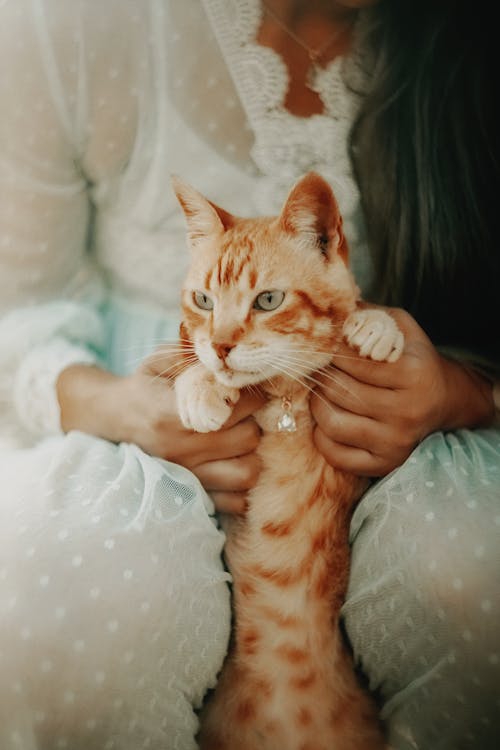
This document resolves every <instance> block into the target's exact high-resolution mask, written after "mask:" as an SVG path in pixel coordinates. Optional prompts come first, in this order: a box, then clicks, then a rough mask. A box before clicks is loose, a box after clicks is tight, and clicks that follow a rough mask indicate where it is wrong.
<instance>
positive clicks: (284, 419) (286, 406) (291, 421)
mask: <svg viewBox="0 0 500 750" xmlns="http://www.w3.org/2000/svg"><path fill="white" fill-rule="evenodd" d="M281 408H282V410H283V411H282V413H281V414H280V417H279V419H278V432H295V430H296V429H297V425H296V423H295V417H294V416H293V412H292V402H291V401H290V399H289V398H286V397H285V396H283V398H282V399H281Z"/></svg>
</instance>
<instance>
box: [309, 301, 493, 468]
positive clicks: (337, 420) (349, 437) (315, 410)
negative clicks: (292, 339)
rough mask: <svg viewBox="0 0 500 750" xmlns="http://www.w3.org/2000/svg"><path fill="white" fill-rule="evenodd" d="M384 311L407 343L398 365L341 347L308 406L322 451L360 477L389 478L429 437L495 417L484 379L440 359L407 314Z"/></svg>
mask: <svg viewBox="0 0 500 750" xmlns="http://www.w3.org/2000/svg"><path fill="white" fill-rule="evenodd" d="M385 309H386V310H387V312H389V313H390V314H391V315H392V316H393V318H394V319H395V321H396V323H397V324H398V326H399V327H400V329H401V330H402V332H403V333H404V336H405V348H404V351H403V354H402V355H401V357H400V359H399V360H398V361H397V362H394V363H385V362H374V361H372V360H369V359H364V358H362V357H360V356H358V355H357V354H356V353H355V352H353V350H352V349H351V348H349V347H348V346H347V345H344V344H342V345H341V346H340V347H339V349H338V351H336V352H335V354H334V356H333V357H332V364H333V366H334V367H333V368H332V369H331V370H330V371H329V373H328V375H326V376H322V377H321V378H320V380H321V381H322V385H321V387H320V388H318V389H317V393H316V394H314V395H313V397H312V399H311V410H312V414H313V417H314V419H315V421H316V428H315V433H314V438H315V442H316V445H317V447H318V449H319V450H320V452H321V453H322V454H323V455H324V457H325V458H326V460H327V461H328V462H329V463H330V464H331V465H332V466H335V467H337V468H339V469H343V470H345V471H349V472H353V473H355V474H359V475H362V476H372V477H379V476H384V475H385V474H388V473H389V472H390V471H391V470H392V469H395V468H396V467H397V466H400V465H401V464H402V463H403V462H404V461H405V460H406V459H407V458H408V456H409V455H410V453H411V452H412V450H413V449H414V448H415V446H416V445H417V444H418V443H419V442H420V441H421V440H422V439H423V438H424V437H426V436H427V435H429V434H430V433H431V432H434V431H436V430H451V429H458V428H460V427H477V426H479V425H481V424H487V423H488V422H489V421H490V420H491V419H492V417H493V413H494V407H493V398H492V389H491V385H490V384H489V383H488V381H487V380H486V379H484V378H482V377H481V376H480V375H478V374H477V373H475V372H473V371H471V370H469V369H467V368H466V367H464V366H463V365H460V364H459V363H457V362H454V361H451V360H448V359H446V358H445V357H443V356H441V355H440V354H439V353H438V352H437V350H436V349H435V348H434V346H433V345H432V343H431V341H430V340H429V338H428V337H427V336H426V334H425V333H424V332H423V330H422V329H421V328H420V326H419V325H418V324H417V323H416V321H415V320H414V319H413V318H412V317H411V316H410V315H409V314H408V313H406V312H405V311H404V310H399V309H392V308H385Z"/></svg>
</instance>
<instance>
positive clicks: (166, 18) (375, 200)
mask: <svg viewBox="0 0 500 750" xmlns="http://www.w3.org/2000/svg"><path fill="white" fill-rule="evenodd" d="M369 5H373V6H374V7H373V8H365V7H364V6H369ZM452 5H453V7H452ZM403 6H404V7H403ZM461 23H465V21H463V18H462V14H461V12H460V8H457V7H455V4H451V3H450V4H449V5H448V4H447V3H442V4H440V5H439V8H436V7H435V4H426V3H422V2H420V3H410V2H408V3H396V2H392V3H391V2H387V1H384V0H381V1H380V2H379V3H377V4H375V3H369V2H350V3H348V2H343V3H340V2H339V3H334V2H326V0H325V1H323V0H315V1H314V2H308V3H302V2H289V1H285V0H279V1H278V0H274V1H273V2H266V3H260V2H259V1H258V0H204V1H203V2H200V0H189V2H184V3H182V4H181V3H173V2H172V3H170V2H168V0H143V2H141V3H137V2H134V0H106V2H103V3H100V4H99V6H98V7H97V5H94V4H92V3H85V2H83V1H81V0H74V2H72V3H67V2H63V0H36V1H35V0H31V1H30V0H20V1H18V2H13V1H12V0H7V1H6V2H4V3H2V4H1V7H0V36H1V39H0V49H1V50H2V52H1V54H2V57H3V59H2V61H1V64H0V69H1V70H2V71H3V77H2V79H1V83H0V87H1V88H0V100H1V102H2V104H1V111H2V118H1V122H0V128H1V130H0V148H1V150H2V151H1V161H0V164H1V180H2V201H1V207H0V211H1V212H2V218H1V219H0V248H1V252H0V263H1V269H2V273H1V275H0V279H1V281H0V284H1V295H0V298H1V304H2V308H3V310H2V319H1V323H0V325H1V328H0V336H1V339H0V341H1V346H0V356H1V358H2V359H1V367H2V399H3V401H4V402H5V418H4V420H3V435H2V437H3V444H4V447H3V448H2V452H1V454H0V466H1V475H2V478H3V480H4V481H3V493H2V494H3V500H2V505H1V507H2V523H1V524H0V528H1V529H2V532H1V534H2V537H1V544H0V549H1V550H2V552H1V555H2V557H1V558H0V581H1V582H2V584H1V588H0V597H1V598H0V602H1V606H2V608H3V611H4V612H5V616H3V617H2V620H1V622H2V630H0V644H1V645H0V650H1V651H2V682H1V683H0V691H2V693H1V694H0V727H1V729H0V739H1V742H0V745H1V746H2V748H3V747H4V746H5V748H11V747H21V748H23V750H24V748H53V747H71V748H72V749H73V748H79V747H82V748H86V749H89V748H93V747H109V748H112V747H116V748H120V750H122V749H123V748H134V750H135V749H136V748H139V747H167V748H169V749H170V748H180V750H188V749H189V748H194V747H195V746H196V745H195V741H194V734H195V731H196V717H195V713H194V711H193V706H194V707H196V706H199V704H200V702H201V700H202V697H203V694H204V692H205V690H206V689H207V688H208V687H210V686H211V685H213V684H214V681H215V677H216V674H217V671H218V668H219V667H220V664H221V661H222V659H223V656H224V652H225V647H226V642H227V636H228V631H229V604H228V591H227V584H226V575H225V573H224V570H223V568H222V565H221V562H220V550H221V546H222V543H223V537H222V535H221V533H220V532H219V531H218V530H217V527H216V525H215V523H214V521H213V519H211V514H212V512H213V508H212V505H211V502H210V500H209V499H208V497H207V495H206V494H205V492H204V490H203V489H202V485H203V487H204V488H205V489H206V490H208V491H210V493H211V496H212V498H213V499H214V500H215V502H216V504H217V507H218V508H219V509H221V510H230V511H238V510H241V509H242V507H243V504H244V492H245V490H246V489H248V488H249V487H250V486H252V484H253V482H254V481H255V479H256V476H257V473H258V467H257V466H256V463H255V458H254V455H253V451H254V449H255V447H256V445H257V442H258V434H257V430H256V428H255V425H254V423H253V421H252V419H251V416H250V415H251V414H252V412H253V411H254V410H255V409H256V408H257V406H258V404H259V402H258V399H256V398H255V397H252V398H250V397H248V398H247V399H246V400H244V401H243V403H242V404H241V405H239V406H238V410H237V411H236V412H235V414H234V415H233V417H232V419H231V422H230V423H229V424H228V426H227V428H226V429H225V430H223V431H221V432H220V433H218V434H216V435H211V436H210V439H209V440H207V438H206V437H205V436H201V435H191V434H189V433H186V432H185V431H184V430H182V428H181V426H180V424H179V421H178V418H177V416H176V414H175V409H174V402H173V399H172V392H171V389H170V388H169V382H168V375H169V374H171V373H174V372H175V351H171V352H170V353H167V354H165V353H162V352H160V353H158V354H153V355H152V356H150V357H149V358H147V359H144V358H145V357H147V355H149V354H150V353H151V352H153V351H154V349H155V347H156V346H157V345H158V344H160V343H162V342H164V341H166V340H173V339H175V337H176V334H177V309H178V289H179V286H180V281H181V278H182V276H183V273H184V268H185V256H184V244H185V243H184V226H183V222H182V219H181V216H180V212H179V211H178V209H177V206H176V204H175V198H174V196H173V195H172V193H171V191H170V187H169V174H170V173H172V172H175V173H178V174H180V175H182V177H183V178H184V179H186V180H188V181H189V182H191V183H192V184H194V185H196V187H197V188H198V189H200V190H201V191H202V192H204V193H205V194H207V195H209V196H210V197H213V198H214V199H215V200H217V202H219V203H221V204H222V205H224V206H226V207H227V208H228V209H230V210H231V211H233V212H234V213H237V214H238V213H239V214H241V215H245V214H247V215H252V214H255V213H259V212H263V213H268V214H269V213H273V212H275V211H276V209H277V208H278V207H279V206H280V205H281V202H282V200H283V197H284V193H285V192H286V191H287V190H288V189H289V187H290V185H291V184H292V182H293V181H294V179H295V178H296V177H298V176H300V175H301V174H302V173H303V172H305V171H307V170H308V169H311V168H315V169H318V171H321V172H322V173H323V174H324V175H325V176H326V177H327V179H329V180H330V182H331V183H332V185H333V187H334V190H335V192H336V195H337V197H338V200H339V202H340V205H341V209H342V213H343V216H344V220H345V228H346V233H347V236H348V239H349V242H350V246H351V254H352V264H353V268H354V271H355V274H356V276H357V278H358V281H359V283H360V284H361V286H362V288H363V290H364V294H365V298H367V299H371V300H372V301H376V302H379V303H382V304H389V305H391V306H394V305H398V306H401V307H404V308H406V309H407V310H408V311H409V313H410V314H411V316H412V317H410V315H409V314H406V313H403V312H402V311H399V310H394V311H393V314H394V315H395V316H396V317H397V319H398V321H399V323H400V324H401V326H402V327H403V329H404V331H405V335H406V340H407V347H406V351H405V355H404V357H403V358H402V360H401V362H400V363H398V365H397V366H394V367H392V368H391V370H390V371H389V370H387V368H384V369H383V370H382V369H377V370H376V371H375V370H374V369H373V368H370V367H369V366H368V365H367V363H364V362H362V361H360V360H356V359H354V360H352V359H349V360H346V359H344V358H342V357H341V356H339V355H341V354H342V352H339V353H337V356H336V357H334V364H335V365H336V366H337V367H338V368H339V373H338V376H339V377H340V378H342V382H343V383H344V384H345V385H346V390H345V392H344V391H343V390H336V391H335V392H333V391H332V390H331V389H329V388H328V387H327V386H326V385H325V386H324V388H323V391H324V393H323V394H322V395H323V397H324V396H326V397H327V398H328V399H329V401H330V403H331V408H329V409H326V408H324V402H323V401H321V400H320V399H315V400H313V402H312V409H313V414H314V416H315V419H316V421H317V431H316V437H317V444H318V447H319V448H320V450H322V451H323V452H324V454H325V455H326V456H327V458H328V459H329V460H330V461H331V462H332V463H334V464H336V465H339V466H341V467H343V468H348V469H352V470H355V471H358V472H359V473H362V474H366V475H368V476H374V477H384V476H385V475H387V474H388V473H389V472H390V471H391V470H392V469H396V471H394V472H393V473H391V474H390V475H389V476H387V478H385V479H382V480H381V481H380V482H378V483H377V484H375V486H374V487H373V488H372V489H371V490H370V491H369V492H368V493H367V495H366V496H365V497H364V498H363V500H362V501H361V503H360V504H359V506H358V509H357V511H356V514H355V517H354V519H353V524H352V541H353V571H352V576H351V585H350V590H349V595H348V598H347V601H346V605H345V622H346V628H347V632H348V635H349V637H350V639H351V642H352V644H353V648H354V651H355V655H356V658H357V660H358V662H359V663H360V665H361V666H362V667H363V669H364V671H365V672H366V674H367V676H368V678H369V681H370V685H371V687H372V688H373V689H374V690H376V691H378V692H379V694H380V697H381V704H382V715H383V717H384V719H385V720H386V722H387V727H388V734H389V738H390V740H391V743H392V745H393V746H394V747H395V748H398V750H399V749H403V748H409V747H418V748H426V749H427V748H429V747H432V748H458V747H460V748H461V747H464V748H465V747H481V748H487V747H493V742H494V741H495V736H496V734H497V731H498V727H495V726H494V718H495V712H494V704H495V701H496V699H497V696H496V695H495V694H494V690H495V686H496V684H497V682H498V680H497V675H498V657H497V650H496V648H497V646H496V645H495V627H494V606H495V604H494V571H495V562H496V560H495V557H494V554H495V553H494V549H495V547H494V537H493V532H494V529H495V526H494V519H495V518H497V517H498V516H497V514H498V510H495V505H496V503H497V502H498V496H499V488H500V479H499V476H498V464H499V460H498V459H499V455H500V454H499V442H500V441H499V433H498V430H497V429H495V428H493V427H492V426H491V425H492V423H493V419H494V405H493V396H492V380H493V378H494V376H495V368H496V367H497V366H498V348H497V347H498V342H497V341H496V340H495V339H494V337H493V336H492V335H491V334H490V333H489V332H488V331H487V328H486V327H483V325H482V324H483V321H484V320H485V319H488V320H491V316H492V314H493V315H494V314H495V310H496V307H493V303H494V296H493V295H491V294H488V290H489V289H490V285H492V283H493V279H494V278H495V274H494V271H495V270H497V269H498V265H497V264H498V260H497V259H496V258H494V257H493V248H494V245H493V237H496V236H498V235H497V234H495V233H494V229H495V227H496V224H495V221H496V216H495V212H494V209H493V198H492V196H494V195H495V194H496V193H495V191H494V190H492V189H491V185H492V184H494V185H497V184H498V174H497V169H498V166H497V164H498V162H497V161H495V155H494V152H492V149H493V148H494V139H493V138H492V133H495V130H494V128H493V125H492V119H491V118H492V117H493V112H492V111H491V112H490V111H489V110H487V109H485V110H484V111H483V109H482V106H483V105H484V104H485V102H487V101H488V98H487V96H486V94H485V90H484V89H483V87H486V85H487V83H486V80H487V79H484V70H485V65H486V63H487V53H488V50H489V45H488V43H487V41H488V40H487V39H485V38H484V36H482V37H481V38H479V37H478V34H479V29H475V28H474V19H467V24H466V26H465V30H466V33H465V31H464V29H463V28H462V27H461ZM481 31H482V34H483V35H484V34H485V33H487V32H488V30H487V29H486V30H484V29H481ZM491 69H492V70H493V67H492V68H491ZM206 71H209V74H208V75H205V73H206ZM483 79H484V80H483ZM478 86H479V88H477V87H478ZM470 121H472V125H473V126H474V130H473V131H471V127H472V125H471V122H470ZM471 132H473V133H474V138H473V139H472V138H471ZM351 157H352V158H351ZM493 178H494V179H495V182H494V183H493V181H492V180H493ZM358 188H360V189H361V199H360V192H359V189H358ZM363 217H364V218H363ZM368 247H369V249H370V251H371V252H372V253H373V255H372V256H370V255H369V251H368ZM370 258H372V259H371V260H370ZM479 259H480V262H478V261H479ZM472 261H474V262H472ZM467 282H469V283H467ZM471 287H472V289H473V290H474V294H475V296H474V301H473V302H472V297H471V296H470V295H471ZM465 290H466V291H467V295H468V296H467V299H468V304H467V306H465V305H464V304H463V302H464V291H465ZM469 300H470V302H469ZM417 321H418V322H417ZM421 326H423V329H425V333H424V330H423V329H422V327H421ZM427 334H428V335H429V337H430V338H428V336H427ZM431 340H432V342H433V343H432V344H431ZM436 345H437V346H439V347H440V348H444V347H446V348H447V352H446V355H447V356H446V358H445V357H444V356H443V355H442V354H439V353H438V351H437V350H436V348H435V346H436ZM495 347H496V348H495ZM139 363H142V364H139ZM172 368H173V369H172ZM472 368H474V369H472ZM377 373H381V374H382V376H381V379H380V380H378V376H377ZM158 375H160V377H158ZM162 376H164V377H162ZM360 395H361V396H362V401H360V399H359V396H360ZM359 403H363V404H369V405H370V406H369V408H368V407H367V408H366V411H365V410H364V409H363V410H361V413H358V411H359V409H358V406H357V405H358V404H359ZM483 426H484V428H483ZM469 428H474V429H473V430H471V429H469ZM479 428H481V429H479ZM443 429H445V430H446V431H447V432H446V433H443V432H441V430H443ZM450 430H453V431H451V432H450ZM427 436H429V437H427ZM424 438H426V439H424ZM420 441H422V442H420ZM163 459H167V461H165V460H163ZM397 467H400V468H397ZM187 470H189V471H187ZM2 733H3V734H2ZM495 744H496V743H495Z"/></svg>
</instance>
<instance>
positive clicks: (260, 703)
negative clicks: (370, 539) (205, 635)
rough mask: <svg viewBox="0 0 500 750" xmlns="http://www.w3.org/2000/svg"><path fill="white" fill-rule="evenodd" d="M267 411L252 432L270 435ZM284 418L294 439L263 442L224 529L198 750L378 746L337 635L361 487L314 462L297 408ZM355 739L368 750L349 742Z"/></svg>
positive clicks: (306, 419)
mask: <svg viewBox="0 0 500 750" xmlns="http://www.w3.org/2000/svg"><path fill="white" fill-rule="evenodd" d="M278 405H279V402H274V403H273V402H271V403H270V404H268V405H267V406H266V407H264V409H263V410H261V412H260V413H259V415H258V419H259V422H260V423H261V424H262V425H267V424H275V417H276V411H277V408H278ZM295 416H296V419H297V431H296V432H294V433H287V434H282V433H278V432H276V431H268V432H264V434H263V436H262V440H261V447H260V455H261V460H262V472H261V476H260V481H259V483H258V485H257V486H256V487H255V488H254V490H253V491H252V492H251V493H250V496H249V508H248V512H247V514H246V517H245V519H243V520H242V519H239V520H237V521H234V522H232V523H231V524H230V525H229V527H228V530H227V531H228V539H227V543H226V554H227V559H228V564H229V566H230V569H231V571H232V574H233V581H234V583H233V597H234V605H235V609H236V610H237V612H238V619H237V622H236V625H235V632H234V635H233V643H232V646H231V650H230V654H229V656H228V659H227V662H226V664H225V667H224V671H223V674H222V676H221V680H220V682H219V685H218V688H217V695H216V701H214V703H212V705H210V704H209V705H208V707H207V710H206V715H205V717H204V720H203V733H202V742H201V747H202V748H203V750H215V748H216V747H217V748H218V750H225V749H226V748H227V750H236V748H238V749H239V748H241V749H242V750H306V748H307V750H344V749H345V750H347V749H348V748H349V749H352V750H354V748H361V747H367V748H372V747H373V748H377V747H382V745H379V744H377V743H378V730H377V729H374V726H376V722H375V721H374V712H373V707H372V705H371V701H370V700H369V699H368V698H366V697H365V695H364V694H363V693H362V691H361V690H360V688H359V686H358V684H357V682H356V679H355V676H354V673H353V669H352V662H351V659H350V656H349V654H348V653H347V651H346V649H345V645H344V643H343V641H342V636H341V632H340V629H339V628H338V616H339V610H340V605H341V602H342V600H343V597H344V594H345V588H346V585H347V575H348V567H349V549H348V544H347V535H348V532H347V527H348V523H349V518H350V513H351V509H352V505H353V503H354V502H355V499H356V498H357V496H358V495H359V494H360V492H361V491H362V488H363V483H362V481H361V480H359V479H357V478H355V477H352V476H351V475H347V474H344V473H341V472H336V471H335V470H334V469H332V468H331V467H330V466H328V465H327V464H326V462H325V461H324V460H323V458H322V457H321V456H320V455H319V454H318V452H317V450H316V449H315V448H314V444H313V440H312V426H311V422H310V416H309V413H308V411H307V409H306V408H305V407H304V409H303V411H299V412H296V414H295ZM269 457H272V458H269ZM347 725H352V726H351V728H350V729H349V728H348V726H347ZM363 731H365V732H366V734H367V736H366V739H367V740H369V742H370V743H371V744H366V745H361V744H359V736H358V737H357V739H353V740H352V741H351V739H352V738H350V735H351V734H352V733H353V732H354V735H355V736H356V735H359V732H363Z"/></svg>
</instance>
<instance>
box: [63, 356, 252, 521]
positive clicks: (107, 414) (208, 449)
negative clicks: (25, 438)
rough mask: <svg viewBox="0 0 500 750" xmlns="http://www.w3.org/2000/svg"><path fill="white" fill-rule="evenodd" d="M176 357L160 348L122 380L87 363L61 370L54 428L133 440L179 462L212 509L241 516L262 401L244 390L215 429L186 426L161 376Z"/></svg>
mask: <svg viewBox="0 0 500 750" xmlns="http://www.w3.org/2000/svg"><path fill="white" fill-rule="evenodd" d="M177 357H178V355H177V354H176V353H174V352H169V351H168V349H167V348H166V347H165V348H163V349H162V352H161V355H159V354H154V355H152V356H151V357H149V358H147V359H146V360H145V361H144V362H143V364H142V365H141V366H140V367H139V369H138V370H137V371H136V372H134V373H132V374H131V375H129V376H125V377H122V376H118V375H114V374H112V373H110V372H108V371H106V370H103V369H101V368H98V367H89V366H87V365H72V366H70V367H67V368H66V369H65V370H63V371H62V373H61V374H60V376H59V378H58V381H57V395H58V400H59V405H60V412H61V427H62V429H63V430H64V431H65V432H69V431H70V430H80V431H82V432H87V433H88V434H91V435H95V436H97V437H101V438H104V439H105V440H110V441H111V442H116V443H119V442H130V443H134V444H136V445H138V446H139V447H140V448H142V449H143V450H144V451H145V452H146V453H149V454H150V455H153V456H158V457H160V458H165V459H167V460H169V461H173V462H175V463H178V464H181V465H182V466H185V467H186V468H187V469H190V470H191V471H192V472H193V473H194V474H195V475H196V476H197V477H198V479H199V480H200V482H201V483H202V484H203V486H204V487H205V489H206V490H207V491H209V492H211V495H212V498H213V500H214V502H215V504H216V506H217V509H218V510H220V511H230V512H233V513H241V512H243V511H244V510H245V497H246V492H247V490H249V489H250V488H251V487H253V485H254V484H255V482H256V480H257V477H258V474H259V468H260V467H259V462H258V459H257V457H256V455H255V449H256V448H257V445H258V441H259V436H260V431H259V428H258V427H257V424H256V423H255V421H254V419H253V418H252V416H251V415H252V414H253V413H254V412H255V411H256V410H257V409H258V408H259V407H260V406H261V405H262V404H263V403H264V401H263V398H262V397H260V396H259V395H258V394H256V393H253V394H247V393H244V394H243V395H242V396H241V398H240V401H239V403H238V404H237V405H236V407H235V409H234V411H233V414H232V415H231V417H230V419H229V420H228V421H227V423H226V424H225V425H224V427H223V428H222V429H221V430H220V431H219V432H217V433H211V434H209V435H207V434H198V433H195V432H192V431H191V430H186V429H185V428H184V427H183V426H182V424H181V422H180V419H179V417H178V414H177V407H176V400H175V393H174V390H173V387H172V380H171V378H169V375H168V374H169V372H171V370H172V368H174V369H176V368H177V362H178V360H177Z"/></svg>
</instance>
